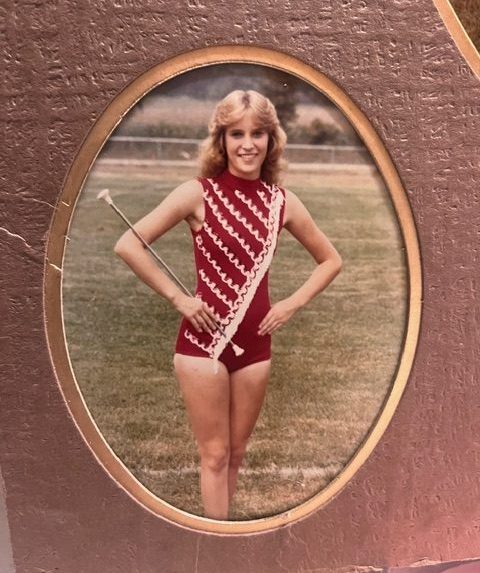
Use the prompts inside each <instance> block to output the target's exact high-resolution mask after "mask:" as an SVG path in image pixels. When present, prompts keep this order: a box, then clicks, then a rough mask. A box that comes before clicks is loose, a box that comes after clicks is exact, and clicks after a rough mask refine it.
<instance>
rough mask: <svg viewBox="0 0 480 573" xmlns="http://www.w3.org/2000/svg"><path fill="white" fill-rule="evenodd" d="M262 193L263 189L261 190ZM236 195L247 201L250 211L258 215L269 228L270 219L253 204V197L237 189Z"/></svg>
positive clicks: (244, 201)
mask: <svg viewBox="0 0 480 573" xmlns="http://www.w3.org/2000/svg"><path fill="white" fill-rule="evenodd" d="M260 193H261V191H260ZM235 195H236V196H237V197H238V198H239V199H240V201H242V202H243V203H245V205H246V206H247V207H248V208H249V209H250V211H251V212H252V213H253V214H254V215H255V217H257V219H258V220H259V221H260V222H261V223H262V224H263V225H264V227H265V228H266V229H267V230H268V219H267V218H266V217H265V215H264V214H263V213H262V212H261V211H260V210H259V208H258V207H257V206H256V205H254V204H253V201H252V199H251V197H246V196H245V195H244V194H243V193H242V192H241V191H239V190H238V189H235Z"/></svg>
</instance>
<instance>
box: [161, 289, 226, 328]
mask: <svg viewBox="0 0 480 573" xmlns="http://www.w3.org/2000/svg"><path fill="white" fill-rule="evenodd" d="M172 303H173V306H174V307H175V308H176V309H177V310H178V312H180V313H181V314H183V316H184V317H185V318H186V319H187V320H188V321H189V322H190V323H191V324H192V326H193V327H194V328H195V330H196V331H197V332H210V333H211V332H214V331H215V330H217V325H216V318H215V314H214V312H213V310H212V309H211V308H210V307H209V306H208V305H207V304H206V303H205V302H203V301H202V300H201V299H200V298H197V297H194V296H188V295H186V294H183V293H179V294H178V295H177V296H176V297H175V298H174V299H173V301H172Z"/></svg>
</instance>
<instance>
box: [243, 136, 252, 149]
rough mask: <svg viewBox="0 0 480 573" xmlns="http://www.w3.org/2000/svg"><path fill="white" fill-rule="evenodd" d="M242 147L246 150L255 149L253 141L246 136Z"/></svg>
mask: <svg viewBox="0 0 480 573" xmlns="http://www.w3.org/2000/svg"><path fill="white" fill-rule="evenodd" d="M242 147H243V148H244V149H252V148H253V139H252V137H251V136H250V135H245V137H244V139H243V144H242Z"/></svg>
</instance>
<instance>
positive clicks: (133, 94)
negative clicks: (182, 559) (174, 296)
mask: <svg viewBox="0 0 480 573" xmlns="http://www.w3.org/2000/svg"><path fill="white" fill-rule="evenodd" d="M221 63H251V64H259V65H265V66H270V67H273V68H277V69H279V70H283V71H285V72H288V73H290V74H293V75H295V76H298V77H299V78H300V79H302V80H304V81H306V82H308V83H310V84H311V85H312V86H314V87H315V88H317V89H318V90H319V91H321V92H322V93H324V94H325V95H326V96H327V97H329V98H330V99H331V100H332V101H333V102H334V103H335V104H336V105H337V106H338V107H339V108H340V109H341V110H342V112H343V113H344V114H345V115H346V117H347V118H348V119H349V120H350V122H351V123H352V125H353V126H354V127H355V129H356V130H357V131H358V133H359V134H360V136H361V137H362V139H363V141H364V142H365V144H366V146H367V147H368V149H369V151H370V153H371V154H372V156H373V158H374V160H375V162H376V164H377V167H378V169H379V170H380V172H381V174H382V176H383V178H384V181H385V183H386V186H387V188H388V189H389V191H390V195H391V199H392V202H393V205H394V208H395V211H396V214H397V217H398V219H399V222H400V227H401V231H402V235H403V240H404V244H405V247H406V255H407V257H406V258H407V267H408V275H409V276H408V279H409V312H408V321H407V329H406V333H405V340H404V346H403V352H402V356H401V359H400V362H399V365H398V369H397V375H396V379H395V381H394V383H393V385H392V389H391V391H390V394H389V395H388V397H387V399H386V400H385V403H384V406H383V409H382V411H381V413H380V415H379V416H378V418H377V421H376V423H375V424H374V426H373V428H371V430H370V432H369V433H368V435H367V437H366V438H365V440H364V442H363V444H362V445H361V447H360V448H359V449H358V450H357V451H356V453H355V454H354V456H353V457H352V459H351V460H350V461H349V463H348V464H347V465H346V466H345V468H344V469H343V470H342V471H341V472H340V474H339V475H338V476H337V477H336V478H335V479H334V480H333V481H332V482H331V483H330V484H329V485H328V486H327V487H325V489H323V490H322V491H320V492H319V493H318V494H316V495H315V496H313V497H312V498H311V499H309V500H308V501H306V502H304V503H302V504H300V505H298V506H296V507H295V508H293V509H290V510H288V511H285V512H283V513H281V514H278V515H275V516H272V517H264V518H261V519H255V520H250V521H217V520H213V519H208V518H203V517H198V516H195V515H192V514H189V513H187V512H185V511H183V510H179V509H177V508H175V507H173V506H172V505H170V504H168V503H167V502H165V501H163V500H161V499H160V498H158V497H157V496H155V495H154V494H153V493H152V492H150V491H149V490H148V489H147V488H146V487H145V486H144V485H143V484H141V483H140V482H139V481H138V480H137V479H136V478H135V477H134V476H133V475H132V474H131V473H130V471H129V470H128V468H127V467H126V466H125V465H124V464H123V462H122V461H121V460H120V459H119V458H118V457H117V456H116V454H115V453H114V452H113V450H112V449H111V448H110V446H109V444H108V443H107V442H106V440H105V438H104V437H103V435H102V434H101V432H100V431H99V429H98V428H97V426H96V424H95V422H94V420H93V418H92V416H91V414H90V412H89V410H88V408H87V405H86V403H85V401H84V398H83V396H82V393H81V391H80V389H79V386H78V384H77V382H76V380H75V375H74V372H73V369H72V365H71V363H70V358H69V355H68V350H67V342H66V338H65V331H64V325H63V311H62V265H63V257H64V252H65V244H66V240H65V237H66V236H67V233H68V229H69V225H70V221H71V218H72V215H73V211H74V208H75V204H76V201H77V199H78V197H79V195H80V192H81V190H82V187H83V184H84V182H85V180H86V178H87V176H88V174H89V172H90V170H91V168H92V165H93V163H94V161H95V159H96V157H97V155H98V154H99V152H100V151H101V149H102V147H103V145H104V144H105V142H106V141H107V139H108V137H109V136H110V134H111V133H112V131H113V130H114V129H115V127H116V126H117V125H118V124H119V123H120V121H121V120H122V118H123V117H124V115H125V114H126V113H127V112H128V111H129V110H130V109H131V108H132V107H133V106H134V105H135V104H136V103H137V102H138V101H139V100H140V99H141V98H142V97H143V96H145V95H146V94H147V93H148V92H149V91H151V90H152V89H153V88H154V87H155V86H157V85H159V84H161V83H163V82H165V81H167V80H169V79H171V78H173V77H174V76H177V75H179V74H182V73H185V72H187V71H188V70H191V69H194V68H198V67H203V66H206V65H213V64H221ZM421 285H422V279H421V264H420V251H419V245H418V240H417V233H416V230H415V226H414V221H413V216H412V212H411V210H410V205H409V203H408V200H407V196H406V193H405V191H404V189H403V186H402V184H401V181H400V178H399V176H398V174H397V171H396V169H395V167H394V165H393V163H392V160H391V159H390V156H389V154H388V152H387V150H386V149H385V147H384V145H383V143H382V141H381V140H380V138H379V137H378V135H377V134H376V132H375V131H374V129H373V127H372V126H371V124H370V122H369V121H368V119H367V117H366V116H365V115H364V114H363V113H362V112H361V111H360V109H359V108H358V107H357V106H356V105H355V104H354V103H353V101H352V100H351V99H350V98H349V97H348V96H347V95H346V94H345V93H344V92H343V91H342V90H341V89H340V88H339V87H337V86H336V85H335V84H334V83H333V82H332V81H331V80H329V79H328V78H327V77H326V76H325V75H324V74H322V73H321V72H319V71H316V70H315V69H313V68H311V67H310V66H308V65H306V64H304V63H303V62H301V61H299V60H297V59H295V58H293V57H291V56H288V55H286V54H281V53H278V52H274V51H272V50H267V49H263V48H257V47H250V46H221V47H212V48H204V49H200V50H195V51H192V52H188V53H185V54H182V55H179V56H177V57H174V58H172V59H170V60H168V61H166V62H164V63H162V64H159V65H157V66H155V67H153V68H151V69H150V70H148V71H147V72H145V73H144V74H142V75H141V76H140V77H139V78H138V79H136V80H135V81H133V82H132V83H131V84H130V85H129V86H128V87H127V88H126V89H125V90H124V91H122V92H121V93H120V94H119V95H118V96H117V97H116V98H115V99H114V100H113V101H112V102H111V103H110V105H109V106H108V107H107V108H106V110H105V111H104V112H103V113H102V115H101V116H100V118H99V119H98V121H97V122H96V123H95V125H94V126H93V128H92V129H91V131H90V132H89V134H88V136H87V137H86V139H85V141H84V143H83V145H82V147H81V149H80V150H79V152H78V154H77V156H76V157H75V160H74V162H73V164H72V166H71V169H70V171H69V173H68V175H67V178H66V181H65V185H64V188H63V190H62V192H61V194H60V197H59V200H58V204H57V208H56V211H55V215H54V217H53V220H52V225H51V229H50V234H49V239H48V245H47V258H46V264H45V283H44V287H45V288H44V304H45V316H46V332H47V339H48V345H49V350H50V355H51V360H52V363H53V366H54V369H55V373H56V376H57V378H58V382H59V386H60V388H61V391H62V393H63V396H64V398H65V401H66V403H67V405H68V407H69V409H70V413H71V415H72V418H73V420H74V421H75V423H76V425H77V427H78V429H79V431H80V433H81V434H82V435H83V437H84V439H85V440H86V442H87V444H88V445H89V447H90V448H91V450H92V452H93V454H94V455H95V457H96V458H97V460H98V461H99V463H100V464H102V466H103V467H104V469H105V470H106V472H107V473H108V474H109V475H110V476H111V477H112V478H113V479H114V480H115V481H116V482H117V483H118V484H119V485H120V486H121V487H122V488H123V489H124V490H125V491H126V492H127V493H128V494H130V496H131V497H133V498H134V499H135V500H136V501H137V502H138V503H140V504H141V505H142V506H143V507H145V508H146V509H148V510H150V511H151V512H153V513H154V514H156V515H158V516H161V517H163V518H166V519H168V520H170V521H172V522H174V523H177V524H180V525H182V526H186V527H189V528H192V529H195V530H201V531H204V532H212V533H221V534H225V533H228V534H240V533H254V532H260V531H266V530H271V529H274V528H277V527H281V526H283V525H286V524H289V523H291V522H293V521H296V520H299V519H301V518H304V517H305V516H307V515H309V514H310V513H312V512H313V511H315V510H318V509H319V508H321V507H322V506H324V505H325V504H326V503H327V502H328V501H329V500H331V499H332V498H333V497H334V496H335V495H337V494H338V493H339V492H340V490H341V489H342V488H343V487H344V486H345V485H346V484H347V483H348V482H349V481H350V480H351V479H352V477H353V476H354V474H355V473H356V472H357V471H358V469H359V468H360V467H361V466H362V464H363V463H364V462H365V461H366V459H367V458H368V457H369V455H370V454H371V452H372V451H373V449H374V447H375V446H376V444H377V443H378V442H379V440H380V438H381V436H382V435H383V433H384V431H385V429H386V428H387V426H388V424H389V422H390V420H391V419H392V416H393V414H394V412H395V409H396V407H397V405H398V403H399V401H400V398H401V396H402V393H403V391H404V389H405V386H406V384H407V380H408V376H409V373H410V370H411V366H412V363H413V359H414V355H415V350H416V345H417V339H418V333H419V328H420V315H421Z"/></svg>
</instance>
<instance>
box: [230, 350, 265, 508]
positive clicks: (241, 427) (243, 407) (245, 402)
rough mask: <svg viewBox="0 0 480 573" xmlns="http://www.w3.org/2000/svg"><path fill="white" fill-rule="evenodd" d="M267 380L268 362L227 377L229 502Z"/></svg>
mask: <svg viewBox="0 0 480 573" xmlns="http://www.w3.org/2000/svg"><path fill="white" fill-rule="evenodd" d="M269 377H270V360H264V361H262V362H257V363H256V364H250V365H249V366H245V368H241V369H240V370H237V371H235V372H232V373H231V374H230V461H229V467H228V493H229V501H231V500H232V498H233V496H234V494H235V490H236V487H237V477H238V470H239V469H240V465H241V464H242V461H243V458H244V456H245V451H246V449H247V442H248V438H249V437H250V435H251V433H252V432H253V429H254V427H255V423H256V421H257V419H258V416H259V414H260V410H261V408H262V404H263V400H264V397H265V391H266V389H267V384H268V380H269Z"/></svg>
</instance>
